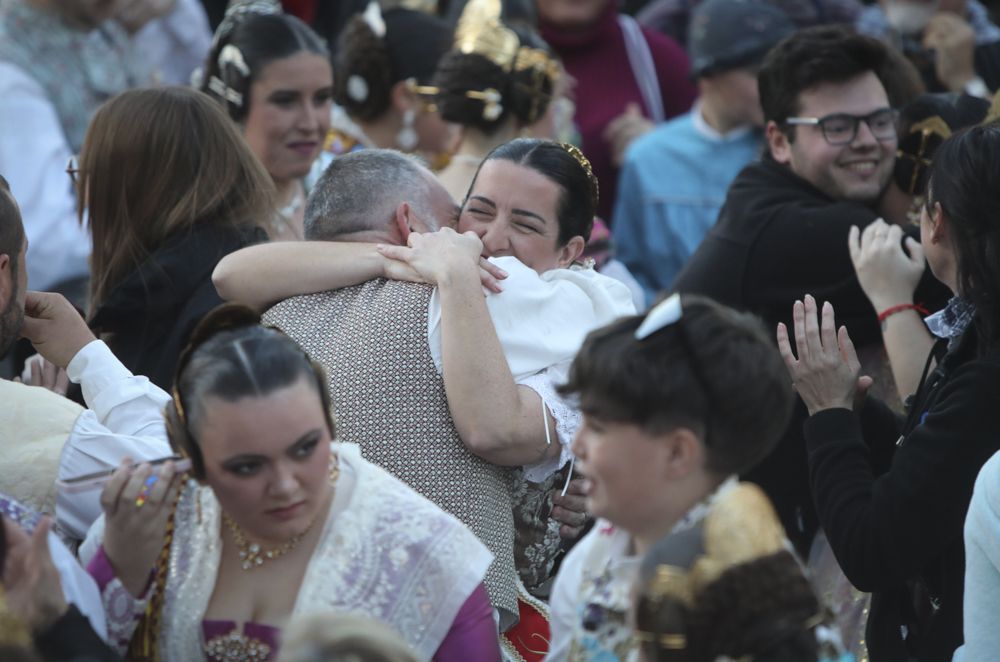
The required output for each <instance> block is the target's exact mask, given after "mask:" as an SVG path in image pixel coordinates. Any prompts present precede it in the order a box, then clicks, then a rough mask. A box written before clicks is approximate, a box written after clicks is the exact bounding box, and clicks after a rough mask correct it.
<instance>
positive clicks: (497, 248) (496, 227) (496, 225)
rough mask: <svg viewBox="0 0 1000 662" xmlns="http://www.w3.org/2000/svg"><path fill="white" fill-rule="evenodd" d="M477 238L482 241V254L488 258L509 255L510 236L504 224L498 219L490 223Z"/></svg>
mask: <svg viewBox="0 0 1000 662" xmlns="http://www.w3.org/2000/svg"><path fill="white" fill-rule="evenodd" d="M479 238H480V239H481V240H482V241H483V252H484V253H486V255H488V256H494V255H507V254H509V253H510V236H509V234H508V231H507V228H506V227H505V224H504V223H503V222H502V221H500V219H496V220H494V221H493V222H492V223H490V225H489V226H487V228H486V231H485V232H483V233H482V234H480V235H479Z"/></svg>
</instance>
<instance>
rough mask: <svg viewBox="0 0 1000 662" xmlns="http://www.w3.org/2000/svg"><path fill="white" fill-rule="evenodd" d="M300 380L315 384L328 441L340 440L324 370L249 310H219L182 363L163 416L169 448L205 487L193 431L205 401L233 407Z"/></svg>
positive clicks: (235, 307) (193, 340)
mask: <svg viewBox="0 0 1000 662" xmlns="http://www.w3.org/2000/svg"><path fill="white" fill-rule="evenodd" d="M302 377H306V378H308V379H309V380H310V381H311V382H313V383H314V384H315V386H316V392H317V395H318V397H319V398H320V400H321V402H322V405H323V411H324V414H325V415H326V422H327V425H328V427H329V429H330V437H331V438H333V437H336V427H335V425H334V422H333V415H332V411H331V404H330V392H329V388H328V384H327V379H326V374H325V372H324V371H323V368H322V367H321V366H320V365H319V364H317V363H316V362H314V361H312V360H311V359H310V358H309V357H308V356H307V355H306V353H305V352H304V351H303V350H302V348H301V347H299V346H298V345H297V344H296V343H295V341H294V340H292V339H291V338H289V337H288V336H286V335H285V334H283V333H281V332H280V331H278V330H277V329H273V328H269V327H264V326H261V325H260V315H258V314H257V313H256V312H254V311H253V310H251V309H250V308H247V307H246V306H241V305H237V304H223V305H221V306H219V307H218V308H215V309H214V310H213V311H211V312H210V313H209V314H208V315H207V316H206V317H205V318H204V319H203V320H202V321H201V323H200V324H199V325H198V326H197V327H196V328H195V330H194V332H193V333H192V334H191V341H190V343H189V344H188V346H187V348H186V349H185V350H184V352H183V353H182V354H181V357H180V360H179V362H178V366H177V376H176V378H175V380H174V389H173V398H172V399H171V401H170V403H169V404H167V408H166V412H165V416H166V422H167V436H168V437H169V439H170V445H171V447H172V448H173V449H174V450H175V451H176V452H178V453H180V454H181V455H183V456H184V457H187V458H189V459H190V460H191V475H192V476H193V477H194V478H195V479H197V480H199V481H203V480H204V479H205V462H204V458H203V456H202V453H201V448H200V447H199V445H198V442H197V440H196V439H195V437H194V435H193V432H192V431H193V430H196V429H197V428H198V425H199V422H200V420H201V417H202V416H203V414H204V407H205V401H206V399H208V398H210V397H213V398H221V399H222V400H225V401H227V402H232V401H235V400H239V399H240V398H244V397H248V396H254V397H261V396H266V395H268V394H270V393H273V392H274V391H277V390H279V389H282V388H285V387H288V386H291V385H293V384H295V383H296V382H297V381H298V380H299V379H301V378H302Z"/></svg>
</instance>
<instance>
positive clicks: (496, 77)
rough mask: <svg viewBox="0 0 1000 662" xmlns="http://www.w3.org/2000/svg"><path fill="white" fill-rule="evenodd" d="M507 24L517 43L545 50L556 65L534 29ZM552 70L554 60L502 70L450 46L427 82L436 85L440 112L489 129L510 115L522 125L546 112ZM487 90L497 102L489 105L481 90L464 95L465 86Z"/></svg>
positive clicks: (447, 117)
mask: <svg viewBox="0 0 1000 662" xmlns="http://www.w3.org/2000/svg"><path fill="white" fill-rule="evenodd" d="M511 30H513V32H514V33H515V34H516V35H517V37H518V39H519V40H520V42H521V47H522V48H525V47H527V48H532V49H535V50H536V51H538V52H539V53H545V54H548V55H549V56H550V57H551V63H552V65H555V56H554V55H552V53H551V50H550V48H549V46H548V44H546V43H545V42H544V41H543V40H542V38H541V37H539V36H538V35H537V34H536V33H535V32H533V31H531V30H528V29H526V28H521V27H513V28H511ZM554 70H555V67H554V66H553V67H546V66H543V65H542V63H540V62H539V63H537V64H535V65H534V66H531V67H528V68H524V69H521V70H517V68H513V70H511V71H507V70H505V69H504V68H503V67H501V66H500V65H498V64H496V63H495V62H493V61H492V60H490V59H489V58H487V57H486V56H484V55H481V54H479V53H462V52H461V51H451V52H449V53H448V54H447V55H445V56H444V57H443V58H441V63H440V64H439V65H438V68H437V72H436V73H435V74H434V80H433V83H432V84H433V85H434V86H435V87H437V88H438V96H437V99H436V102H437V106H438V110H439V112H440V113H441V117H442V118H444V119H445V120H446V121H448V122H454V123H455V124H460V125H462V126H466V127H471V128H474V129H478V130H480V131H482V132H483V133H485V134H486V135H492V134H493V133H495V132H496V131H497V130H498V129H499V128H500V127H502V126H503V125H504V124H505V123H506V122H507V120H508V119H509V118H513V119H514V121H515V123H516V125H517V126H518V127H524V126H530V125H532V124H534V123H535V122H537V121H538V120H539V119H540V118H541V117H542V116H544V115H545V111H546V110H548V107H549V103H550V102H551V101H552V95H553V91H554V89H555V85H556V80H555V77H556V74H555V73H553V71H554ZM486 90H495V91H496V92H497V93H498V95H499V99H498V104H497V105H495V106H494V105H491V104H490V103H488V101H487V100H486V99H484V98H481V96H479V97H478V98H477V97H474V96H470V95H469V92H472V93H474V94H475V93H482V92H484V91H486ZM494 108H498V109H499V112H496V111H494V110H493V109H494Z"/></svg>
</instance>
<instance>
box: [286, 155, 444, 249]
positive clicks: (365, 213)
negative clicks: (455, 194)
mask: <svg viewBox="0 0 1000 662" xmlns="http://www.w3.org/2000/svg"><path fill="white" fill-rule="evenodd" d="M427 177H428V175H427V171H426V170H425V169H424V168H423V167H422V166H421V164H420V161H419V160H418V159H417V158H416V157H412V156H409V155H407V154H403V153H402V152H397V151H395V150H392V149H362V150H359V151H357V152H351V153H349V154H344V155H343V156H338V157H337V158H335V159H334V160H333V162H332V163H331V164H330V165H329V166H327V168H326V170H325V171H324V172H323V175H322V176H321V177H320V178H319V181H317V182H316V186H315V187H314V188H313V190H312V193H310V194H309V202H308V204H307V205H306V211H305V231H306V239H309V240H323V241H332V240H334V239H337V238H338V237H341V236H343V235H346V234H351V233H355V232H366V231H371V230H377V231H381V230H385V228H386V227H388V226H389V225H390V224H391V223H392V222H393V219H394V218H395V213H396V208H397V207H398V206H399V204H400V203H401V202H408V203H410V204H411V205H412V206H413V207H414V208H415V211H416V212H417V213H418V214H420V215H421V216H423V217H428V218H429V217H430V216H431V214H430V213H429V207H430V205H429V203H428V195H429V193H430V187H429V185H428V181H427Z"/></svg>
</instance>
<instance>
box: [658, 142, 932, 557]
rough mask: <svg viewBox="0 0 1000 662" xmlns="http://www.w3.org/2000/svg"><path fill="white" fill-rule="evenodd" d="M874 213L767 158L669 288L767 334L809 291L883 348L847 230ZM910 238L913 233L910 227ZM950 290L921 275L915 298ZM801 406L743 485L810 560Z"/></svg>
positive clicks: (856, 337) (734, 191)
mask: <svg viewBox="0 0 1000 662" xmlns="http://www.w3.org/2000/svg"><path fill="white" fill-rule="evenodd" d="M876 218H878V214H877V213H876V212H875V211H873V210H872V209H870V208H869V207H866V206H864V205H861V204H859V203H856V202H847V201H837V200H833V199H832V198H830V197H828V196H827V195H826V194H824V193H822V192H821V191H819V189H817V188H815V187H814V186H812V185H811V184H810V183H809V182H807V181H805V180H804V179H802V178H801V177H799V176H798V175H796V174H795V173H793V172H792V171H791V170H790V169H789V168H788V167H786V166H783V165H781V164H779V163H777V162H776V161H774V160H773V159H771V158H770V157H768V156H765V157H764V158H763V159H761V160H760V161H757V162H754V163H751V164H750V165H748V166H747V167H746V168H744V169H743V170H742V171H741V172H740V174H739V175H737V177H736V179H735V180H734V181H733V183H732V185H731V186H730V187H729V191H728V193H727V195H726V202H725V204H724V205H723V206H722V209H721V210H720V211H719V218H718V221H717V222H716V224H715V226H714V227H713V228H712V229H711V230H710V231H709V233H708V235H707V236H706V237H705V239H704V241H703V242H702V244H701V245H700V246H699V247H698V250H697V251H695V253H694V255H692V256H691V259H690V260H689V261H688V263H687V265H686V266H685V268H684V269H683V270H682V271H681V273H680V274H679V275H678V277H677V280H676V281H675V282H674V288H673V289H674V290H675V291H679V292H688V293H694V294H702V295H705V296H708V297H711V298H713V299H715V300H716V301H719V302H720V303H724V304H726V305H728V306H732V307H734V308H737V309H740V310H747V311H750V312H752V313H755V314H757V315H759V316H760V317H761V318H762V319H763V320H764V323H765V324H766V325H767V329H768V330H769V331H772V332H773V330H774V329H775V327H776V326H777V324H778V322H784V323H785V324H786V325H787V326H788V328H789V329H791V328H792V326H791V321H792V320H791V317H792V304H794V303H795V301H796V300H797V299H802V297H804V296H805V295H806V294H812V295H813V296H814V297H816V300H817V301H818V302H820V304H822V302H824V301H829V302H830V303H832V304H833V307H834V310H835V311H836V315H837V323H838V324H844V325H846V326H847V328H848V330H849V331H850V334H851V339H852V340H853V341H854V343H855V345H857V346H858V347H863V346H866V345H869V344H873V343H879V344H881V342H882V336H881V331H880V329H879V326H878V320H877V317H876V312H875V311H874V310H873V309H872V307H871V304H870V303H869V301H868V297H866V296H865V293H864V291H862V289H861V286H860V285H859V284H858V280H857V277H856V276H855V275H854V266H853V264H852V263H851V256H850V253H849V252H848V248H847V233H848V231H849V230H850V228H851V226H852V225H857V226H858V227H859V228H864V227H866V226H867V225H868V224H869V223H871V222H872V221H874V220H875V219H876ZM908 232H911V233H912V235H911V236H915V235H916V228H913V229H912V230H909V231H908ZM949 296H950V293H949V292H948V290H947V289H946V288H945V287H944V286H943V285H941V284H940V283H938V282H937V281H936V280H934V278H933V277H932V276H931V275H930V271H929V270H928V272H927V273H926V274H925V277H924V280H923V281H921V285H920V287H919V288H918V289H917V297H916V298H917V301H922V302H924V303H926V304H928V305H929V307H931V308H932V309H933V308H938V307H941V306H943V304H944V303H945V302H946V301H947V299H948V297H949ZM805 418H806V410H805V407H804V405H802V404H801V402H800V403H798V404H797V405H796V409H795V413H794V414H793V416H792V422H791V424H790V425H789V427H788V431H787V432H786V434H785V435H784V437H783V438H782V440H781V441H780V442H779V445H778V447H777V448H776V449H775V450H774V452H772V453H771V455H770V456H768V457H767V458H766V459H765V460H764V461H763V462H761V463H760V464H759V465H758V466H757V467H755V468H754V469H753V470H752V471H750V472H748V473H747V474H746V475H745V476H744V478H745V479H746V480H750V481H752V482H755V483H757V484H758V485H760V486H761V488H763V489H764V491H765V492H766V493H767V495H768V497H770V499H771V501H772V502H774V505H775V508H776V510H777V511H778V515H779V517H780V518H781V521H782V524H783V525H784V527H785V530H786V532H787V533H788V535H789V538H790V539H791V540H792V542H793V543H795V546H796V548H797V549H798V550H799V552H800V553H802V554H803V555H807V554H808V549H809V545H810V544H811V542H812V538H813V534H815V532H816V528H817V520H816V513H815V508H814V507H813V504H812V499H811V497H810V494H809V481H808V477H807V472H806V452H805V442H804V441H803V439H802V422H803V421H804V420H805Z"/></svg>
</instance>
